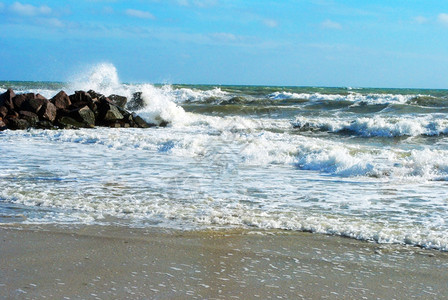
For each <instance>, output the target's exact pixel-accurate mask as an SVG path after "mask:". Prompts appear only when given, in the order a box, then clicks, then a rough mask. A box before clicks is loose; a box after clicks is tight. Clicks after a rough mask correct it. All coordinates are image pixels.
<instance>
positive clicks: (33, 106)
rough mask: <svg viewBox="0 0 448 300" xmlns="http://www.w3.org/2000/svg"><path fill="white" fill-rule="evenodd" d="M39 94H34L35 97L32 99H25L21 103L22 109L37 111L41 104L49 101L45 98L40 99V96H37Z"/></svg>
mask: <svg viewBox="0 0 448 300" xmlns="http://www.w3.org/2000/svg"><path fill="white" fill-rule="evenodd" d="M38 95H39V94H37V95H36V97H35V98H32V99H26V100H25V102H24V103H23V104H22V109H24V110H27V111H30V112H33V113H36V114H37V113H38V112H39V110H40V109H41V108H42V106H44V105H46V103H47V102H49V101H48V100H47V99H45V98H44V99H42V98H41V97H38Z"/></svg>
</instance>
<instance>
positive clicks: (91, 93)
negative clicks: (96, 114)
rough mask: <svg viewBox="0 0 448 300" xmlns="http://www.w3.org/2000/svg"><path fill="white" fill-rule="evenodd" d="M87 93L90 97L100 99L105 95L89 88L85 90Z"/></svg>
mask: <svg viewBox="0 0 448 300" xmlns="http://www.w3.org/2000/svg"><path fill="white" fill-rule="evenodd" d="M87 94H89V95H90V97H92V99H97V100H102V99H104V98H106V96H104V95H103V94H100V93H97V92H95V91H94V90H89V91H88V92H87Z"/></svg>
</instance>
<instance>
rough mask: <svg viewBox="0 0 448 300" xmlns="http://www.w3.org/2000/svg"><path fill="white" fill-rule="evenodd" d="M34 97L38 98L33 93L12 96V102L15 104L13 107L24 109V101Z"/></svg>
mask: <svg viewBox="0 0 448 300" xmlns="http://www.w3.org/2000/svg"><path fill="white" fill-rule="evenodd" d="M34 98H36V95H35V94H33V93H28V94H19V95H16V96H15V97H14V98H12V102H13V104H14V108H13V109H15V110H16V111H20V110H22V109H23V106H24V103H25V102H26V101H29V100H30V99H34Z"/></svg>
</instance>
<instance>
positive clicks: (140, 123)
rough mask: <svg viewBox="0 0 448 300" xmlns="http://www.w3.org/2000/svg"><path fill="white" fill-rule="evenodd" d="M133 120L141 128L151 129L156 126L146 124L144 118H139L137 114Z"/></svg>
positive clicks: (133, 116)
mask: <svg viewBox="0 0 448 300" xmlns="http://www.w3.org/2000/svg"><path fill="white" fill-rule="evenodd" d="M132 118H133V120H134V122H135V124H136V125H137V126H138V127H140V128H149V127H154V126H156V125H154V124H151V123H148V122H146V121H145V120H143V119H142V117H140V116H138V115H137V114H135V113H133V114H132Z"/></svg>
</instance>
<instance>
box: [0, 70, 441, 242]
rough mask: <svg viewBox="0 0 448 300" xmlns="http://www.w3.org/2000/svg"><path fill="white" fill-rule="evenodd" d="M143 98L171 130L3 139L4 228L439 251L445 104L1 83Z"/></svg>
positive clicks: (303, 92)
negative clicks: (236, 233) (304, 234)
mask: <svg viewBox="0 0 448 300" xmlns="http://www.w3.org/2000/svg"><path fill="white" fill-rule="evenodd" d="M7 87H12V88H13V89H15V90H16V91H19V92H39V93H41V94H43V95H44V96H46V97H52V96H53V95H54V94H56V93H57V92H58V91H59V90H60V89H64V90H66V91H67V92H68V93H71V92H73V91H74V90H78V89H84V90H88V89H94V90H96V91H99V92H102V93H104V94H106V95H108V94H112V93H115V94H121V95H125V96H127V97H129V98H130V97H131V96H132V93H134V92H136V91H141V92H143V97H144V99H145V102H146V107H145V108H144V109H143V110H141V111H138V113H139V114H140V115H142V116H143V117H145V118H146V119H147V120H148V121H152V122H156V123H157V122H160V121H162V120H165V121H169V122H170V123H171V125H170V126H169V127H167V128H157V129H154V128H150V129H109V128H97V129H81V130H47V131H44V130H28V131H4V132H1V133H0V159H1V164H0V184H1V186H2V189H1V191H0V214H1V216H2V217H1V218H0V219H1V221H2V222H11V220H13V221H12V222H17V221H20V222H26V223H88V224H90V223H99V224H110V223H118V224H121V225H125V226H158V227H164V228H180V229H188V230H190V229H192V230H195V229H203V228H209V227H217V228H229V227H257V228H276V229H287V230H298V231H310V232H319V233H327V234H335V235H342V236H347V237H352V238H357V239H361V240H373V241H377V242H380V243H405V244H411V245H419V246H423V247H427V248H435V249H441V250H447V249H448V230H447V229H448V224H447V223H446V220H447V219H448V210H447V206H448V196H447V193H446V191H447V190H448V183H447V179H448V147H447V142H448V138H447V136H446V133H448V121H446V117H447V109H448V104H447V103H448V102H446V97H447V95H448V92H446V91H443V90H400V89H388V90H382V89H350V88H305V87H303V88H301V87H298V88H293V87H229V86H223V87H219V86H184V85H182V86H181V85H173V86H168V85H164V86H160V85H150V84H121V83H120V82H119V80H118V75H117V73H116V70H115V68H114V67H113V66H111V65H102V66H99V67H97V68H95V69H93V70H92V73H91V74H87V75H85V76H84V77H82V76H81V77H80V79H79V80H77V81H76V82H75V83H70V84H64V83H23V82H18V83H17V82H12V83H10V82H9V83H8V82H0V92H3V91H4V90H5V89H6V88H7Z"/></svg>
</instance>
